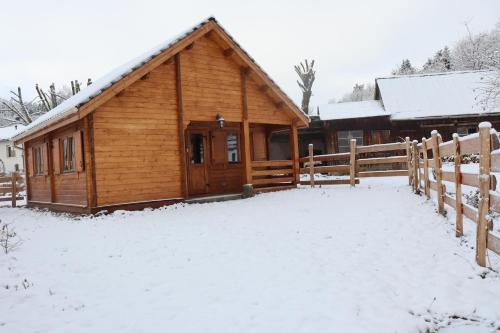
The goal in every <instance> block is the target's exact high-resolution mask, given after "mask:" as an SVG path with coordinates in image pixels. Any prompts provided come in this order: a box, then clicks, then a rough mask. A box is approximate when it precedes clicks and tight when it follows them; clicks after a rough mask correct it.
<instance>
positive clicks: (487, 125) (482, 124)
mask: <svg viewBox="0 0 500 333" xmlns="http://www.w3.org/2000/svg"><path fill="white" fill-rule="evenodd" d="M479 128H491V123H490V122H489V121H483V122H480V123H479Z"/></svg>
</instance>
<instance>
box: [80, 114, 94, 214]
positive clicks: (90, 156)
mask: <svg viewBox="0 0 500 333" xmlns="http://www.w3.org/2000/svg"><path fill="white" fill-rule="evenodd" d="M83 128H84V132H85V135H84V142H85V143H84V148H85V176H86V179H87V181H86V185H87V206H88V207H91V208H94V207H96V206H97V186H96V185H97V184H96V172H95V147H94V121H93V115H92V114H89V115H87V116H86V117H85V118H84V119H83Z"/></svg>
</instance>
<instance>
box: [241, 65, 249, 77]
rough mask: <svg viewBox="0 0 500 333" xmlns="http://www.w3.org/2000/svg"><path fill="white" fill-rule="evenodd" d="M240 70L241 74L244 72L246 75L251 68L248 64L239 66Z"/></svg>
mask: <svg viewBox="0 0 500 333" xmlns="http://www.w3.org/2000/svg"><path fill="white" fill-rule="evenodd" d="M241 72H242V73H243V74H245V75H248V74H250V72H251V69H250V67H248V66H241Z"/></svg>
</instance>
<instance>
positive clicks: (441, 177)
mask: <svg viewBox="0 0 500 333" xmlns="http://www.w3.org/2000/svg"><path fill="white" fill-rule="evenodd" d="M313 148H314V147H313V145H312V144H310V145H309V155H308V156H306V157H303V158H301V159H300V163H301V168H300V174H301V175H309V179H307V180H306V179H303V180H301V181H300V184H302V185H310V186H311V187H314V186H315V185H336V184H350V185H351V186H355V184H358V183H359V178H363V177H388V176H408V182H409V184H410V185H411V186H412V188H413V191H414V192H415V193H417V194H420V193H422V192H423V193H424V194H425V195H426V196H427V198H428V199H430V198H431V191H435V192H436V198H437V206H438V212H439V213H441V214H445V213H446V211H445V205H448V206H450V207H452V208H454V209H455V211H456V219H455V225H456V236H457V237H460V236H462V235H463V216H465V217H467V218H468V219H470V220H471V221H473V222H475V223H476V262H477V263H478V264H479V265H480V266H483V267H484V266H486V258H487V250H488V249H489V250H490V251H492V252H494V253H496V254H499V255H500V238H499V237H497V236H495V235H493V234H492V233H491V232H490V230H492V229H493V222H492V218H491V217H490V215H489V213H490V212H496V213H500V194H499V193H497V192H494V191H495V189H496V186H497V179H496V177H495V175H493V174H492V172H500V140H499V136H498V134H497V132H496V131H495V130H494V129H492V128H491V124H490V123H486V122H485V123H481V124H480V125H479V133H475V134H471V135H468V136H464V137H459V136H458V134H454V135H453V140H450V141H447V142H442V140H441V136H440V135H439V133H438V132H437V131H433V132H432V134H431V137H430V138H422V141H421V142H420V143H419V142H418V141H416V140H414V141H410V139H409V138H406V140H405V142H402V143H401V142H398V143H387V144H378V145H371V146H357V145H356V140H351V144H350V151H349V152H346V153H337V154H327V155H314V154H313V151H314V149H313ZM382 152H383V153H385V154H386V156H383V157H374V156H373V155H374V154H377V153H382ZM470 154H479V170H478V172H470V171H469V172H467V171H464V170H462V167H461V165H462V164H461V163H462V158H463V157H464V156H465V155H470ZM443 159H452V160H453V168H450V169H452V170H447V169H446V168H444V169H443ZM379 165H383V166H384V169H383V170H370V167H372V166H379ZM445 166H448V164H446V165H445ZM317 174H329V175H331V174H334V175H341V176H342V175H343V176H348V177H346V178H343V179H316V178H315V176H316V175H317ZM431 175H432V177H431ZM431 178H434V179H431ZM443 182H449V183H453V185H454V187H455V195H453V194H452V193H448V192H447V191H446V186H445V184H443ZM463 185H465V186H470V187H473V188H477V189H479V203H478V207H477V208H476V207H473V206H471V205H468V204H467V203H464V202H463V201H462V186H463Z"/></svg>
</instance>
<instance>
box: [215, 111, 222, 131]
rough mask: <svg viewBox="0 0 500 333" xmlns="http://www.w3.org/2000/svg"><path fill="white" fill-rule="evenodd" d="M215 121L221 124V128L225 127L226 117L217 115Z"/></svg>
mask: <svg viewBox="0 0 500 333" xmlns="http://www.w3.org/2000/svg"><path fill="white" fill-rule="evenodd" d="M215 120H217V122H218V123H219V127H220V128H223V127H224V117H223V116H222V115H221V114H220V113H217V116H215Z"/></svg>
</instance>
